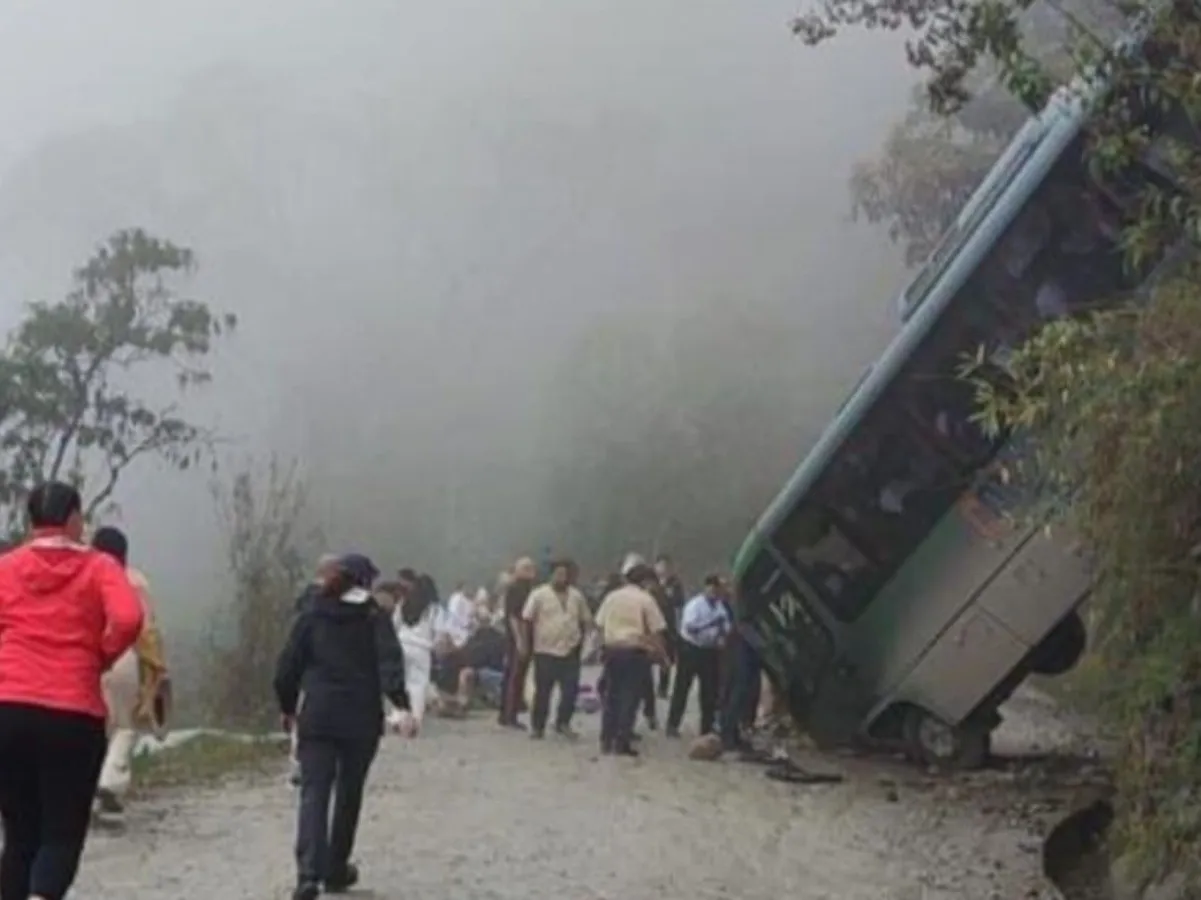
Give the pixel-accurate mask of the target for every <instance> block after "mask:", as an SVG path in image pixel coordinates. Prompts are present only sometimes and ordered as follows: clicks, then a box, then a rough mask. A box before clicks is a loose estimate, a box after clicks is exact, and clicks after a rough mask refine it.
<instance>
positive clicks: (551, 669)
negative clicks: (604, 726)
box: [530, 653, 580, 734]
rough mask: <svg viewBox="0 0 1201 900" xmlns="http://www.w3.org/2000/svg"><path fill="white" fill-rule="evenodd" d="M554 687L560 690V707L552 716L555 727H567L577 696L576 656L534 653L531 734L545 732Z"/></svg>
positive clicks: (578, 683) (577, 665) (578, 662)
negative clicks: (553, 716)
mask: <svg viewBox="0 0 1201 900" xmlns="http://www.w3.org/2000/svg"><path fill="white" fill-rule="evenodd" d="M556 687H558V689H559V708H558V710H557V711H556V714H555V727H556V728H567V727H568V726H569V725H571V717H572V716H574V715H575V702H576V698H577V697H578V696H579V693H580V656H579V654H578V653H571V654H568V655H567V656H551V655H550V654H549V653H535V654H534V708H533V709H531V710H530V730H531V731H532V732H533V733H534V734H542V733H543V732H544V731H546V719H547V717H548V715H549V714H550V695H551V691H553V690H554V689H555V688H556Z"/></svg>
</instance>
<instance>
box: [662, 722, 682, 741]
mask: <svg viewBox="0 0 1201 900" xmlns="http://www.w3.org/2000/svg"><path fill="white" fill-rule="evenodd" d="M663 736H664V737H669V738H678V737H679V736H680V729H678V728H672V727H671V726H670V725H668V726H667V730H666V731H665V732H663Z"/></svg>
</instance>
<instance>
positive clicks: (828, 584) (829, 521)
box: [775, 503, 878, 622]
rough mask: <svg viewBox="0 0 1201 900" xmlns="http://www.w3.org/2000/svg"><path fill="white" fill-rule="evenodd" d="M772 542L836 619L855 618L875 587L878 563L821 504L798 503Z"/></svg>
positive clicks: (848, 620)
mask: <svg viewBox="0 0 1201 900" xmlns="http://www.w3.org/2000/svg"><path fill="white" fill-rule="evenodd" d="M775 543H776V546H777V549H779V550H780V551H781V552H783V553H784V555H785V556H786V557H787V558H788V559H789V561H790V562H791V563H792V565H793V566H794V567H795V568H796V570H797V571H798V573H799V574H800V576H801V577H802V579H804V581H805V582H806V584H808V585H809V586H810V587H811V588H813V590H814V592H815V593H816V594H817V595H818V597H819V598H820V599H821V601H822V603H823V604H824V605H825V606H826V608H827V609H829V610H830V612H831V613H832V614H833V615H834V616H835V617H836V618H837V619H838V620H839V621H842V622H850V621H852V620H854V619H855V618H857V617H858V616H859V614H860V613H861V612H862V611H863V609H864V607H865V606H866V604H867V602H869V601H870V600H871V597H872V595H873V593H874V592H875V588H876V587H878V582H877V580H876V579H874V578H873V577H872V573H873V571H874V570H876V569H877V567H875V566H873V565H872V563H871V561H870V560H869V559H868V558H867V556H866V555H864V553H863V552H862V551H861V550H860V549H859V548H858V547H856V545H855V543H854V542H853V541H852V540H851V538H850V537H849V536H848V535H847V533H846V532H845V531H844V529H843V527H842V525H841V523H839V521H838V517H837V516H836V515H835V514H833V513H832V512H831V511H830V510H829V509H826V508H825V507H823V506H821V505H820V504H817V503H808V504H802V505H801V506H799V507H797V509H795V510H794V511H793V513H792V515H791V516H789V518H788V520H787V521H786V522H785V523H784V525H783V527H782V528H781V529H780V532H779V534H778V535H777V538H776V541H775Z"/></svg>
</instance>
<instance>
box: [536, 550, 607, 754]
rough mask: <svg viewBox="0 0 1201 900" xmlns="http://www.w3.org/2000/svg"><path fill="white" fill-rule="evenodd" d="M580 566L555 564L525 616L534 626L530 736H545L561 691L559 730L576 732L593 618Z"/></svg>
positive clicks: (569, 734) (563, 733) (567, 734)
mask: <svg viewBox="0 0 1201 900" xmlns="http://www.w3.org/2000/svg"><path fill="white" fill-rule="evenodd" d="M574 572H575V565H574V564H573V563H572V562H571V561H569V560H556V561H555V562H554V564H553V566H552V568H551V576H550V581H549V582H547V583H546V584H544V585H541V586H540V587H537V588H534V590H533V591H531V592H530V596H529V597H528V598H527V599H526V602H525V609H523V610H522V613H521V617H522V619H524V620H525V621H526V622H528V623H529V629H530V638H531V640H530V643H531V646H532V647H533V651H534V702H533V704H532V709H531V710H530V737H533V738H541V737H543V735H544V734H545V733H546V720H547V716H548V714H549V711H550V695H551V692H552V691H553V690H554V689H555V688H556V687H557V688H558V689H559V708H558V710H557V713H556V716H555V732H556V733H557V734H559V735H561V736H563V737H566V738H575V737H577V734H576V733H575V732H574V731H573V730H572V728H571V718H572V716H573V715H574V714H575V702H576V697H577V696H578V694H579V689H580V648H581V647H582V645H583V643H584V638H585V636H587V634H588V631H589V629H590V628H591V627H592V615H591V614H590V613H589V612H588V601H586V600H585V599H584V595H583V594H582V593H580V590H579V588H577V587H576V586H575V585H574V584H572V576H573V573H574Z"/></svg>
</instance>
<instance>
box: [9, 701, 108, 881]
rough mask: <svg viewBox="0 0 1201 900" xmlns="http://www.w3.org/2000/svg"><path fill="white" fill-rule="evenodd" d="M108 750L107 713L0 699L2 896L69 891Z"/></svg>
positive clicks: (73, 879)
mask: <svg viewBox="0 0 1201 900" xmlns="http://www.w3.org/2000/svg"><path fill="white" fill-rule="evenodd" d="M107 749H108V738H107V736H106V734H105V727H104V720H103V719H98V718H96V717H95V716H89V715H84V714H81V713H71V712H63V711H60V710H54V709H47V708H45V707H41V706H27V705H24V704H19V703H0V818H2V819H3V822H4V852H3V854H2V855H0V900H26V898H27V897H29V896H30V895H31V894H32V895H36V896H41V897H47V898H49V900H60V898H62V897H65V896H66V894H67V891H68V890H69V889H70V888H71V884H72V882H74V881H75V873H76V872H77V871H78V870H79V857H80V854H81V853H82V852H83V845H84V841H85V840H86V839H87V834H88V821H89V819H90V818H91V814H92V800H93V798H94V797H95V795H96V784H97V782H98V781H99V780H100V767H101V766H102V765H103V764H104V753H105V751H106V750H107Z"/></svg>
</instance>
